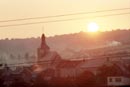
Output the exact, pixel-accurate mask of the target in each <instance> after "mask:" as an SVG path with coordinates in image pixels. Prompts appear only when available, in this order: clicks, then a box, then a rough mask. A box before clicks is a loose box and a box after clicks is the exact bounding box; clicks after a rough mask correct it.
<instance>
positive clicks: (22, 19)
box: [0, 8, 130, 22]
mask: <svg viewBox="0 0 130 87" xmlns="http://www.w3.org/2000/svg"><path fill="white" fill-rule="evenodd" d="M128 9H130V8H120V9H110V10H100V11H93V12H80V13H70V14H62V15H54V16H44V17H30V18H21V19H11V20H2V21H0V22H13V21H24V20H32V19H45V18H55V17H63V16H72V15H82V14H92V13H100V12H109V11H120V10H128Z"/></svg>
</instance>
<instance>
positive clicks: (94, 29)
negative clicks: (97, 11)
mask: <svg viewBox="0 0 130 87" xmlns="http://www.w3.org/2000/svg"><path fill="white" fill-rule="evenodd" d="M98 30H99V26H98V24H97V23H95V22H91V23H89V24H88V25H87V32H97V31H98Z"/></svg>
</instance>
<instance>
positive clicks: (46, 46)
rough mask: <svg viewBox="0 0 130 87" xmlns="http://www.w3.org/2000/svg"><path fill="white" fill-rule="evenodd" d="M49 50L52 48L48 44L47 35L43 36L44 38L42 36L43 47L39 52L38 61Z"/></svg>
mask: <svg viewBox="0 0 130 87" xmlns="http://www.w3.org/2000/svg"><path fill="white" fill-rule="evenodd" d="M49 50H50V48H49V47H48V45H47V44H46V38H45V35H44V34H42V36H41V46H40V48H38V50H37V55H38V60H40V59H42V58H43V57H44V56H45V55H46V53H47V52H48V51H49Z"/></svg>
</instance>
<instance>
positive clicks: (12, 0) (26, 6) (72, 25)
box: [0, 0, 130, 38]
mask: <svg viewBox="0 0 130 87" xmlns="http://www.w3.org/2000/svg"><path fill="white" fill-rule="evenodd" d="M118 8H130V0H0V21H1V20H8V19H19V18H28V17H41V16H50V15H60V14H69V13H78V12H90V11H99V10H108V9H118ZM123 12H130V10H124V11H116V12H105V13H97V14H91V15H90V14H89V15H78V16H70V17H61V18H58V19H65V18H74V17H76V18H77V17H86V16H88V18H84V19H82V20H73V21H63V22H55V23H44V24H35V25H27V26H14V27H0V38H7V37H8V38H26V37H37V36H40V35H41V33H42V27H43V26H44V32H45V33H46V35H47V36H53V35H57V34H66V33H74V32H80V31H86V30H87V27H86V26H87V24H88V23H90V22H96V23H97V24H98V25H99V27H100V30H103V31H105V30H110V29H119V28H120V29H125V28H126V29H128V28H130V14H127V15H118V16H110V17H100V18H90V16H98V15H105V14H113V13H114V14H115V13H123ZM56 19H57V18H54V20H56ZM46 20H50V19H46ZM46 20H45V19H40V20H28V21H21V22H9V23H0V25H5V24H16V23H17V24H18V23H27V22H39V21H46Z"/></svg>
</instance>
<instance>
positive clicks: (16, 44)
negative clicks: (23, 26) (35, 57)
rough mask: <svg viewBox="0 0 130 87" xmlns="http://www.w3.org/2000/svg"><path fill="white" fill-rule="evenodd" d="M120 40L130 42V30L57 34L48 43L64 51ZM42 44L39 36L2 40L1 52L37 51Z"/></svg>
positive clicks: (48, 39)
mask: <svg viewBox="0 0 130 87" xmlns="http://www.w3.org/2000/svg"><path fill="white" fill-rule="evenodd" d="M110 41H118V42H121V43H122V44H130V30H114V31H106V32H100V33H99V34H98V35H96V36H95V37H91V35H89V34H88V33H86V32H79V33H73V34H65V35H56V36H53V37H48V38H47V44H48V45H49V46H50V47H51V49H53V50H56V51H58V52H62V51H63V50H66V49H68V50H69V49H72V50H81V49H84V48H86V49H87V48H93V47H96V46H101V45H104V44H105V43H106V42H110ZM39 45H40V37H39V38H26V39H11V40H9V39H8V38H6V39H4V40H0V53H10V52H11V53H15V54H17V53H24V54H25V53H27V52H28V53H36V49H37V48H38V47H39Z"/></svg>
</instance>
